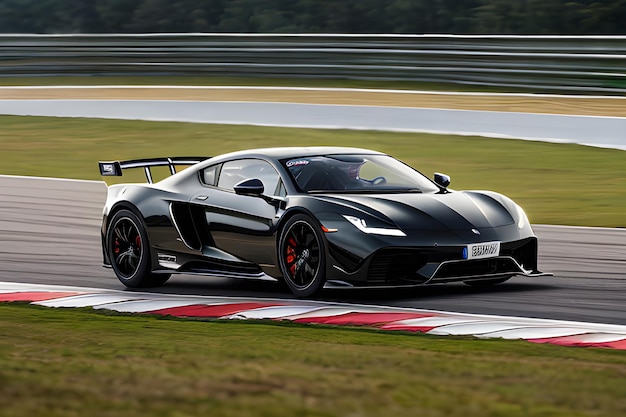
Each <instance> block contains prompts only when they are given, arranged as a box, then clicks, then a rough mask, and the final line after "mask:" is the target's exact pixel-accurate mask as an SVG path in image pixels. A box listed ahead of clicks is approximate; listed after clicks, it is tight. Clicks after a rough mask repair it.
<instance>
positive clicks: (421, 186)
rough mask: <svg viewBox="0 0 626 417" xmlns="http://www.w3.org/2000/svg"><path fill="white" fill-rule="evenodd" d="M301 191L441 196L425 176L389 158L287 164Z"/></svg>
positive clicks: (305, 160) (299, 160)
mask: <svg viewBox="0 0 626 417" xmlns="http://www.w3.org/2000/svg"><path fill="white" fill-rule="evenodd" d="M283 164H284V165H285V167H286V168H287V169H288V170H289V173H290V174H291V176H292V178H293V179H294V181H295V183H296V184H297V185H298V187H299V188H300V190H302V191H304V192H308V193H322V192H344V193H396V192H417V193H430V192H437V191H439V188H438V187H437V186H436V185H435V184H434V183H433V182H432V181H430V180H429V179H428V178H426V177H425V176H424V175H422V174H421V173H419V172H418V171H416V170H414V169H413V168H411V167H409V166H408V165H405V164H404V163H402V162H400V161H398V160H397V159H394V158H392V157H391V156H388V155H331V156H312V157H303V158H293V159H289V160H285V161H283Z"/></svg>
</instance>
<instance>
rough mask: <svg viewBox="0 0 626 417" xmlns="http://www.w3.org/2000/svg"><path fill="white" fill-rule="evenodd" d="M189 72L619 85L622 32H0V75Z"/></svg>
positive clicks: (610, 89)
mask: <svg viewBox="0 0 626 417" xmlns="http://www.w3.org/2000/svg"><path fill="white" fill-rule="evenodd" d="M67 75H123V76H126V75H197V76H242V77H243V76H245V77H289V78H333V79H361V80H394V81H422V82H437V83H455V84H474V85H482V86H495V87H513V88H521V89H526V90H531V91H539V90H543V91H545V90H550V91H571V92H574V91H575V92H587V93H603V94H604V93H609V94H610V93H613V94H614V93H624V92H626V36H455V35H341V34H334V35H327V34H135V35H133V34H116V35H0V76H2V77H15V76H23V77H24V76H25V77H30V76H67Z"/></svg>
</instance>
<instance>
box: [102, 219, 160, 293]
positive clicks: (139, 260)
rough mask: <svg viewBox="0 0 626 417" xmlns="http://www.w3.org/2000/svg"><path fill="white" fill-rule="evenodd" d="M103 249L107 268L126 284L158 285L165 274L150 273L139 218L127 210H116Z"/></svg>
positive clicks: (146, 238)
mask: <svg viewBox="0 0 626 417" xmlns="http://www.w3.org/2000/svg"><path fill="white" fill-rule="evenodd" d="M106 245H107V246H106V250H107V255H108V256H109V260H110V262H111V267H112V268H113V271H114V272H115V275H116V276H117V278H118V279H119V280H120V282H121V283H122V284H124V285H126V286H127V287H131V288H141V287H144V288H145V287H158V286H159V285H163V284H164V283H165V282H166V281H167V280H168V279H169V277H170V275H169V274H153V273H152V272H151V267H152V262H151V255H150V242H149V241H148V234H147V233H146V229H145V227H144V224H143V222H142V221H141V219H140V218H139V217H138V216H137V215H136V214H135V213H133V212H132V211H130V210H120V211H118V212H116V213H115V214H114V215H113V217H112V218H111V221H110V222H109V228H108V230H107V235H106Z"/></svg>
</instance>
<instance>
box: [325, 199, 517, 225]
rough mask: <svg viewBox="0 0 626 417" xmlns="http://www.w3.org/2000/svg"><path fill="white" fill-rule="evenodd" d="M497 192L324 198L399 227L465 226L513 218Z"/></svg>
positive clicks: (500, 221) (510, 220) (495, 223)
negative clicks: (382, 218) (381, 218)
mask: <svg viewBox="0 0 626 417" xmlns="http://www.w3.org/2000/svg"><path fill="white" fill-rule="evenodd" d="M498 196H499V195H498V194H495V193H490V194H485V193H482V192H476V191H457V192H450V193H446V194H418V193H410V194H376V195H354V194H351V195H345V196H344V195H334V196H332V197H330V196H326V198H325V199H327V201H328V200H334V202H335V203H338V204H340V205H342V206H352V207H355V208H359V209H361V210H362V211H365V212H368V213H369V214H371V215H373V216H375V217H384V218H387V221H389V220H391V221H392V222H393V223H395V224H396V225H397V226H398V227H400V228H402V229H403V230H417V229H420V230H435V229H439V230H441V229H450V230H468V229H472V228H477V229H483V228H492V227H500V226H506V225H510V224H512V223H514V222H515V219H514V218H513V216H512V215H511V213H510V212H509V210H508V209H507V208H506V207H505V206H504V205H503V203H501V202H500V201H499V200H500V199H499V198H498ZM340 214H344V213H340ZM381 215H382V216H381Z"/></svg>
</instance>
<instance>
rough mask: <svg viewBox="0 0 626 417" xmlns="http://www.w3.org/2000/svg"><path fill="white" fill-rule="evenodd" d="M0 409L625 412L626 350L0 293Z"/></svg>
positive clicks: (23, 412) (21, 412) (57, 412)
mask: <svg viewBox="0 0 626 417" xmlns="http://www.w3.org/2000/svg"><path fill="white" fill-rule="evenodd" d="M0 316H1V317H2V320H0V416H12V417H17V416H32V415H46V416H64V417H67V416H84V415H89V416H114V415H133V416H157V415H159V416H191V415H194V416H197V415H211V416H238V417H245V416H296V415H297V416H348V415H350V416H380V415H385V416H396V415H397V416H407V415H420V416H447V417H453V416H462V417H472V416H480V417H488V416H507V417H514V416H528V415H532V416H568V417H572V416H574V417H575V416H621V415H624V414H625V413H626V383H625V382H624V381H626V356H625V355H624V353H623V352H621V351H613V350H608V349H576V348H563V347H558V346H549V345H535V344H531V343H528V342H522V341H496V340H473V339H463V338H449V337H445V338H441V337H433V336H426V335H407V334H401V333H398V334H389V333H383V332H378V331H369V330H363V329H358V330H354V329H349V328H347V329H337V328H328V327H323V326H300V325H293V324H276V323H269V322H268V323H256V324H253V323H247V322H232V321H231V322H227V323H226V322H220V321H208V322H207V321H190V320H178V319H167V318H165V319H163V318H156V317H149V316H132V317H130V316H120V315H112V314H103V313H96V312H94V311H92V310H87V309H79V310H76V309H48V308H40V307H35V306H30V305H26V304H0Z"/></svg>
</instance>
